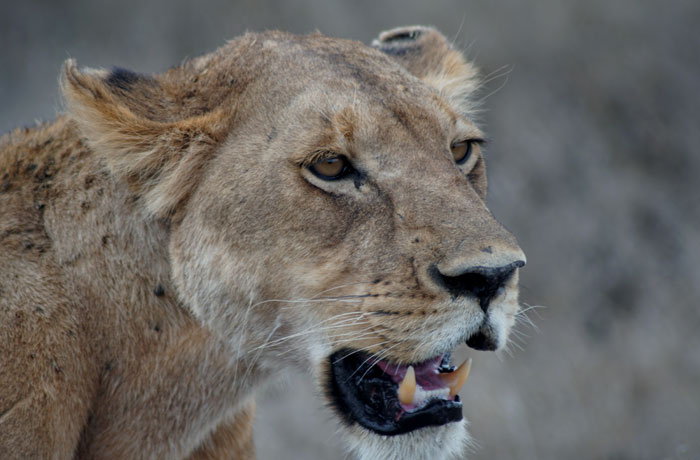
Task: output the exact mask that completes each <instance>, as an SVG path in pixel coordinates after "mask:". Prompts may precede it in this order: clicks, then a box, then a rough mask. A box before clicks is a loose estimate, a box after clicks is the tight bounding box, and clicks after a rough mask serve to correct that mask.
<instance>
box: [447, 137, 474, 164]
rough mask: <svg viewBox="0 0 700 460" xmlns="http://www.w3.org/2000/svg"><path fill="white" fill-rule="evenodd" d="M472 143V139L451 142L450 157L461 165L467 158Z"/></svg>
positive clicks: (470, 151)
mask: <svg viewBox="0 0 700 460" xmlns="http://www.w3.org/2000/svg"><path fill="white" fill-rule="evenodd" d="M473 143H474V141H460V142H455V143H454V144H452V147H451V149H452V157H453V158H454V159H455V162H456V163H457V164H458V165H461V164H462V163H464V162H465V161H467V159H469V155H470V154H471V153H472V144H473Z"/></svg>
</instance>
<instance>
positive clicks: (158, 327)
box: [153, 323, 161, 332]
mask: <svg viewBox="0 0 700 460" xmlns="http://www.w3.org/2000/svg"><path fill="white" fill-rule="evenodd" d="M153 330H154V331H156V332H160V331H161V329H160V324H158V323H156V324H154V325H153Z"/></svg>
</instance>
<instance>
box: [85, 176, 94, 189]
mask: <svg viewBox="0 0 700 460" xmlns="http://www.w3.org/2000/svg"><path fill="white" fill-rule="evenodd" d="M94 182H95V176H87V177H86V178H85V190H88V189H89V188H90V187H92V184H93V183H94Z"/></svg>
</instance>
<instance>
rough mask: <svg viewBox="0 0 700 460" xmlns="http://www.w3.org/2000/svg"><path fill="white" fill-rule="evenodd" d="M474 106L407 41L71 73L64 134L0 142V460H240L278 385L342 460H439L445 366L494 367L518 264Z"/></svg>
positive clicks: (33, 132)
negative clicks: (340, 443)
mask: <svg viewBox="0 0 700 460" xmlns="http://www.w3.org/2000/svg"><path fill="white" fill-rule="evenodd" d="M476 83H477V77H476V71H475V69H474V67H473V66H472V65H471V64H469V63H468V62H466V61H465V59H464V58H463V56H462V55H461V54H460V53H459V52H458V51H455V50H453V49H452V47H451V46H450V44H449V43H448V42H447V41H446V40H445V38H444V37H443V36H442V35H441V34H440V33H439V32H437V31H435V30H434V29H431V28H426V27H407V28H400V29H395V30H391V31H388V32H384V33H382V34H381V35H380V36H379V38H378V39H377V40H375V41H374V43H373V44H372V47H367V46H364V45H362V44H360V43H357V42H353V41H347V40H338V39H332V38H326V37H323V36H321V35H318V34H314V35H308V36H294V35H289V34H286V33H280V32H268V33H261V34H258V33H249V34H246V35H244V36H242V37H240V38H238V39H236V40H234V41H232V42H230V43H228V44H227V45H225V46H224V47H222V48H220V49H219V50H217V51H215V52H213V53H211V54H207V55H205V56H202V57H199V58H196V59H193V60H190V61H188V62H186V63H185V64H183V65H181V66H179V67H176V68H173V69H171V70H169V71H167V72H165V73H163V74H160V75H152V76H146V75H140V74H136V73H132V72H129V71H125V70H121V69H114V70H111V71H108V70H89V69H83V70H80V69H78V68H77V67H76V64H75V62H74V61H72V60H69V61H67V62H66V63H65V66H64V68H63V73H62V78H61V87H62V90H63V94H64V96H65V98H66V101H67V107H68V113H67V114H66V115H62V116H60V117H59V118H58V119H57V120H56V121H54V122H52V123H49V124H45V125H42V126H39V127H37V128H32V129H23V130H17V131H15V132H13V133H11V134H9V135H7V136H5V137H4V138H3V139H2V141H1V143H0V147H1V154H0V254H1V255H2V260H1V262H2V263H1V264H0V347H1V349H0V458H2V459H11V458H23V459H24V458H68V459H70V458H80V459H83V458H91V459H93V458H94V459H97V458H99V459H115V458H243V459H248V458H253V456H254V452H253V444H252V440H251V436H252V421H253V412H254V400H255V395H256V390H257V389H258V388H260V387H261V385H262V384H263V383H264V382H265V381H267V380H271V379H272V377H274V376H275V375H276V374H278V373H279V372H280V371H281V370H283V369H285V368H286V367H288V366H296V367H301V368H303V369H309V370H310V372H312V373H313V375H314V376H315V380H316V382H317V384H318V388H319V393H320V394H322V395H323V397H324V398H325V399H326V401H327V402H328V404H329V405H330V406H332V407H333V408H334V410H335V413H336V414H337V417H338V419H339V420H340V424H341V426H342V427H343V429H344V432H345V437H346V439H347V441H348V445H349V448H350V449H351V450H353V451H354V452H355V454H356V455H357V456H358V457H359V458H361V459H394V458H396V459H407V458H430V459H439V458H450V457H454V456H456V455H458V454H460V453H461V452H462V450H463V447H464V444H465V442H466V440H467V436H468V435H467V432H466V427H465V422H464V420H463V418H462V404H461V402H460V400H459V396H458V395H457V391H458V390H459V387H460V386H461V385H462V384H463V383H464V380H465V379H466V375H467V373H468V371H469V363H465V364H463V365H462V366H460V367H459V368H458V369H456V368H455V367H453V366H452V365H451V364H450V358H449V356H450V350H451V349H453V348H454V347H455V346H457V345H458V344H460V343H463V342H465V341H466V343H467V344H468V345H470V346H471V347H473V348H476V349H480V350H495V349H498V348H500V347H502V346H503V345H504V344H505V342H506V339H507V336H508V333H509V330H510V328H511V326H512V325H513V323H514V317H515V315H516V312H517V311H518V301H517V296H518V293H517V280H518V268H520V267H522V266H523V265H524V263H525V256H524V254H523V253H522V251H521V250H520V248H519V247H518V245H517V243H516V241H515V239H514V237H513V236H512V235H511V234H510V233H508V232H507V231H506V230H505V229H504V228H503V227H502V226H501V225H500V224H499V223H498V222H497V221H496V220H495V219H494V218H493V216H492V215H491V213H490V212H489V210H488V209H487V207H486V204H485V197H486V173H485V166H484V158H483V156H482V154H481V145H482V143H483V139H484V136H483V134H482V132H481V131H480V130H479V128H477V127H476V126H475V125H474V124H473V123H472V121H470V103H469V96H470V94H471V93H472V91H473V90H474V88H475V86H476Z"/></svg>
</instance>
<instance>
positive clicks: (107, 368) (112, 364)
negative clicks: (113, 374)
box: [104, 360, 114, 372]
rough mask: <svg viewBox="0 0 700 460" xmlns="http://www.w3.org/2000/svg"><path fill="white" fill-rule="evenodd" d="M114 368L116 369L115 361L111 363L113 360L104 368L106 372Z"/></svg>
mask: <svg viewBox="0 0 700 460" xmlns="http://www.w3.org/2000/svg"><path fill="white" fill-rule="evenodd" d="M113 367H114V361H111V360H110V361H107V364H105V367H104V371H105V372H109V371H111V370H112V368H113Z"/></svg>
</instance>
